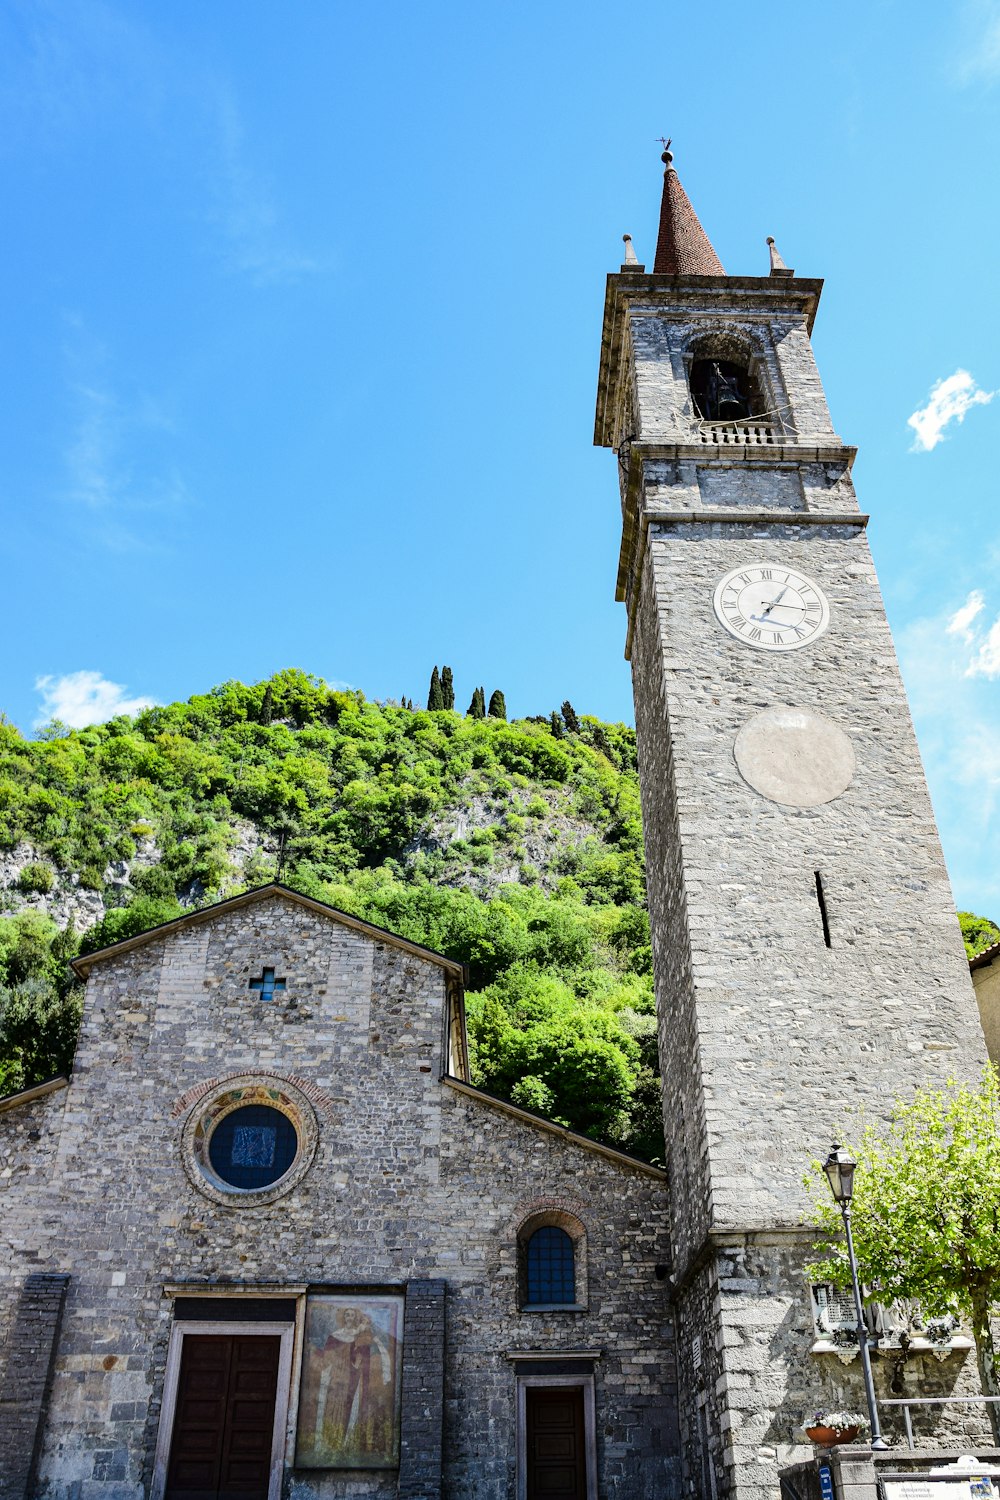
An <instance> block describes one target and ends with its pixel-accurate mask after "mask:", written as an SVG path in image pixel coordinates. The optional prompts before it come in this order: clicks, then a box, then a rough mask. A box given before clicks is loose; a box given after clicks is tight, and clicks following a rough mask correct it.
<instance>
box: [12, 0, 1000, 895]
mask: <svg viewBox="0 0 1000 1500" xmlns="http://www.w3.org/2000/svg"><path fill="white" fill-rule="evenodd" d="M616 26H617V27H618V30H617V31H616ZM998 125H1000V0H967V3H966V0H959V3H956V4H953V5H951V6H935V5H930V4H926V3H925V4H917V5H913V4H912V3H902V0H899V3H897V0H867V3H864V4H862V3H851V0H847V3H842V4H841V5H839V6H836V7H833V6H803V5H792V4H786V3H780V0H778V3H773V4H771V5H769V6H766V7H760V6H748V5H738V4H735V3H731V0H716V3H715V4H713V5H711V6H698V7H695V6H691V5H690V4H683V5H681V4H677V3H673V0H670V3H662V0H661V3H659V4H651V3H646V0H633V3H631V4H630V5H629V6H628V7H627V8H626V9H625V10H620V9H619V10H615V9H614V8H613V7H609V6H607V5H606V4H596V3H591V0H573V3H568V0H567V3H564V0H533V3H521V0H512V3H507V4H505V5H503V6H494V7H473V6H469V5H466V4H459V3H437V0H424V3H422V4H421V5H419V6H416V5H412V4H402V3H387V4H384V5H381V6H377V7H376V6H370V7H359V6H356V5H347V4H343V3H335V0H322V3H320V0H297V3H295V4H292V5H284V6H277V5H274V4H269V5H268V4H263V3H259V0H213V3H212V4H211V5H205V4H203V3H193V0H171V3H170V4H169V5H163V4H162V3H158V4H152V3H141V0H136V3H131V4H105V3H102V0H85V3H76V0H53V3H51V4H45V3H26V0H8V4H7V5H6V6H5V7H4V9H3V12H2V15H0V192H2V198H3V203H4V208H5V214H4V218H5V233H4V235H3V238H2V241H0V259H2V275H0V298H2V301H3V308H2V327H3V337H2V339H0V361H2V365H3V384H4V390H5V392H6V399H5V401H4V403H3V404H2V407H0V493H2V496H3V501H4V507H5V515H6V517H7V525H6V528H5V532H4V536H3V543H2V545H3V548H4V551H5V553H6V558H5V567H4V580H5V585H6V589H7V593H8V601H7V632H6V639H7V643H8V649H7V652H6V653H5V662H4V670H3V674H2V691H0V704H2V706H3V708H4V709H5V710H6V712H7V713H8V714H9V715H10V717H12V718H13V719H14V720H15V722H17V723H18V724H20V725H21V726H22V727H23V728H24V729H25V730H26V731H27V732H30V730H31V727H32V725H33V724H34V723H35V722H37V721H39V720H40V719H43V718H44V717H46V716H47V715H48V714H50V713H52V712H58V713H60V714H61V715H62V716H63V717H65V718H70V719H74V720H75V721H84V720H86V718H87V717H88V714H91V715H92V714H94V713H98V714H99V715H100V716H103V715H104V714H106V713H108V712H114V711H115V710H116V709H118V708H121V707H125V708H127V707H129V706H130V705H134V704H135V703H136V702H137V701H139V700H142V699H148V698H152V699H156V700H159V701H169V700H170V699H172V698H177V697H186V696H188V695H189V694H190V693H192V692H195V691H199V690H202V689H205V688H208V687H210V686H211V685H213V684H214V683H216V682H219V681H222V680H224V679H226V678H228V677H240V678H243V679H245V680H256V679H258V678H260V677H262V676H264V675H265V674H267V673H269V672H271V671H273V670H275V669H277V668H279V667H282V666H288V665H296V666H301V667H303V668H305V669H307V670H309V671H312V672H315V673H318V674H321V675H323V676H325V677H327V678H328V679H329V680H337V681H341V682H347V683H351V684H352V685H355V686H358V687H361V688H363V690H364V691H365V692H366V693H367V694H369V695H370V696H372V697H389V696H392V697H398V696H399V695H400V694H402V693H406V694H408V695H411V696H412V697H413V698H414V699H415V700H418V699H420V697H421V696H422V695H423V694H425V692H426V683H427V678H428V675H429V672H430V668H431V666H432V665H433V664H434V663H435V662H445V661H447V662H449V663H450V664H451V665H452V666H453V668H454V671H455V677H456V682H457V689H458V694H459V697H460V698H463V699H468V697H469V696H471V692H472V689H473V687H474V686H475V685H476V684H477V683H480V682H482V683H483V684H484V685H485V687H486V691H487V693H489V691H490V690H491V689H492V688H493V687H495V686H500V687H502V688H503V689H504V690H505V692H506V695H507V702H508V705H509V707H510V709H511V711H512V713H534V712H545V711H547V710H548V709H549V708H551V707H552V706H553V705H556V704H558V703H560V702H561V701H562V700H563V699H564V698H567V697H568V698H570V699H571V700H572V701H573V703H574V704H575V705H576V707H577V708H578V709H579V710H581V711H583V710H586V711H590V712H593V713H597V714H600V715H602V716H604V717H608V718H624V719H630V718H631V711H632V710H631V695H630V682H629V674H628V669H627V666H626V664H625V663H624V661H623V659H622V644H623V638H624V619H623V616H622V612H621V608H620V606H617V605H615V603H614V601H613V583H614V573H615V563H616V558H617V540H618V539H617V510H618V501H617V492H616V485H615V479H614V472H613V459H612V457H611V456H610V455H609V454H607V453H605V452H603V451H602V450H597V449H594V448H593V447H592V446H591V439H592V424H593V408H594V393H595V381H596V373H597V359H598V349H599V336H600V319H601V310H602V301H603V282H604V276H605V274H606V272H607V271H608V270H609V269H613V268H615V267H616V266H617V265H618V263H619V260H620V258H621V235H622V233H623V232H624V231H626V230H627V231H629V232H631V233H632V235H633V236H634V238H635V243H636V248H637V250H638V252H639V255H640V258H645V259H646V260H647V261H648V262H651V260H652V249H653V242H654V238H655V226H656V215H657V207H658V198H659V186H660V172H661V168H660V165H659V161H658V151H659V148H658V147H657V146H656V144H655V138H656V137H657V136H659V135H662V134H667V135H672V136H673V138H674V149H675V152H676V157H677V166H678V168H679V170H680V173H681V178H682V180H683V182H684V184H685V186H686V188H687V190H688V192H689V194H690V195H691V197H692V199H693V201H694V203H695V206H696V208H697V210H698V212H699V214H700V216H701V219H702V222H703V223H704V225H705V227H706V229H707V230H708V232H709V234H710V236H711V237H712V240H713V242H714V243H715V246H716V248H717V250H718V251H719V254H720V256H721V258H722V260H723V263H724V264H725V266H726V268H727V269H728V270H729V271H731V272H733V273H741V272H742V273H753V272H760V273H763V272H764V271H765V270H766V265H767V260H766V247H765V244H764V240H765V236H766V235H768V234H773V235H774V236H775V237H776V239H777V242H778V245H779V248H780V249H781V252H782V254H783V255H784V257H785V259H786V261H787V262H788V264H789V265H794V266H795V267H796V268H797V269H798V271H799V272H800V273H801V274H804V275H810V276H823V277H825V278H826V280H827V286H826V291H825V294H824V299H823V305H822V307H821V309H820V317H819V322H818V324H817V329H816V335H815V342H816V347H817V354H818V357H819V360H820V368H821V370H822V373H823V377H824V381H825V384H826V387H827V391H828V395H829V398H830V405H831V408H832V410H833V414H834V422H835V425H836V427H837V429H838V431H839V432H840V433H841V435H842V436H843V437H844V438H845V440H847V441H849V442H852V443H856V444H858V445H859V447H860V450H861V451H860V456H859V459H858V463H857V466H856V470H855V477H856V480H857V483H858V488H859V493H860V498H861V502H862V506H863V508H865V509H867V510H870V511H871V513H872V516H873V522H872V527H871V540H872V545H873V548H874V551H875V557H876V562H877V564H878V567H879V571H880V575H881V579H882V583H883V588H884V592H885V596H886V603H887V607H888V610H889V616H890V620H891V623H892V625H893V628H894V631H895V634H896V639H897V644H898V646H899V649H900V654H901V657H902V660H903V664H904V672H905V675H906V681H907V686H908V688H909V690H910V693H911V697H912V700H913V705H914V709H915V713H916V719H917V728H918V734H919V737H920V741H921V747H922V749H923V752H924V756H925V762H926V764H927V769H928V774H929V778H930V781H931V788H932V793H933V796H934V801H935V806H936V808H937V811H938V815H939V819H940V822H941V826H942V833H943V837H944V842H945V848H946V853H947V856H948V859H949V864H950V868H951V872H952V876H953V881H954V885H955V892H956V897H957V899H958V902H959V904H960V905H963V906H966V905H968V906H972V907H973V908H976V909H979V910H986V911H988V912H992V913H993V914H994V915H997V916H1000V874H998V873H997V871H996V869H995V860H994V857H993V851H994V848H995V847H996V845H997V842H998V838H997V835H998V833H1000V801H998V793H1000V699H998V694H1000V685H998V684H1000V626H998V625H997V623H996V622H997V621H998V619H1000V543H998V538H997V518H996V512H997V507H996V504H995V494H996V478H995V469H994V467H993V464H992V463H991V460H992V458H993V455H994V453H995V451H996V444H997V439H998V437H1000V399H997V400H995V401H994V400H992V399H989V397H990V393H991V392H993V391H994V390H995V389H996V388H997V387H1000V338H998V327H997V324H998V311H997V297H996V287H995V282H996V275H997V264H996V262H997V254H996V247H997V238H998V235H997V229H998V222H1000V194H998V193H997V191H996V167H995V163H996V160H997V158H998V154H1000V153H998V133H1000V132H998ZM935 387H937V394H936V396H935V397H934V401H933V404H931V405H930V408H929V410H928V407H929V403H930V402H931V393H932V391H933V390H934V389H935ZM922 412H923V413H924V415H923V416H920V415H919V414H920V413H922ZM962 413H964V416H962V415H961V414H962ZM914 414H918V415H917V425H916V426H910V425H908V419H909V418H910V417H911V416H913V415H914ZM949 414H950V419H949ZM921 444H922V446H921ZM977 606H978V607H977ZM956 617H957V623H955V621H956ZM949 625H951V626H952V628H951V629H949ZM81 674H89V675H81ZM39 684H40V686H39ZM462 706H464V704H463V705H462Z"/></svg>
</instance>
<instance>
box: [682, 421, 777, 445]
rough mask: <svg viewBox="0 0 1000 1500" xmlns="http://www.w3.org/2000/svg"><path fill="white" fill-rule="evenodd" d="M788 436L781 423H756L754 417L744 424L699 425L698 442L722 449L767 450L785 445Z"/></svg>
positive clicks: (706, 423) (709, 423) (707, 423)
mask: <svg viewBox="0 0 1000 1500" xmlns="http://www.w3.org/2000/svg"><path fill="white" fill-rule="evenodd" d="M786 436H787V434H786V432H785V429H784V427H783V426H782V425H781V424H780V423H774V422H764V421H755V420H754V419H753V418H752V417H750V418H747V419H745V420H744V421H742V422H699V423H698V441H699V442H701V443H713V444H715V445H717V446H718V447H720V448H725V447H732V448H767V447H771V446H772V445H774V444H777V443H783V442H784V441H785V439H786Z"/></svg>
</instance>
